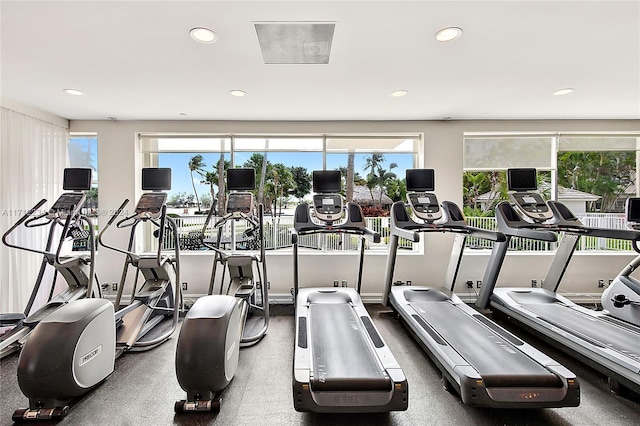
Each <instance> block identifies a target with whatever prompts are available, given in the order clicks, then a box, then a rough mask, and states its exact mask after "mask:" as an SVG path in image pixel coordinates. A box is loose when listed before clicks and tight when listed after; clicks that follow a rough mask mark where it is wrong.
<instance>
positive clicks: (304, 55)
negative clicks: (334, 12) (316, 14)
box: [254, 22, 336, 64]
mask: <svg viewBox="0 0 640 426" xmlns="http://www.w3.org/2000/svg"><path fill="white" fill-rule="evenodd" d="M254 25H255V27H256V33H257V34H258V41H259V42H260V49H261V50H262V57H263V59H264V63H265V64H328V63H329V53H330V52H331V41H332V40H333V31H334V29H335V27H336V24H335V23H310V22H259V23H258V22H256V23H254Z"/></svg>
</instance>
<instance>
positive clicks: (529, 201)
mask: <svg viewBox="0 0 640 426" xmlns="http://www.w3.org/2000/svg"><path fill="white" fill-rule="evenodd" d="M522 201H523V202H524V203H526V204H538V201H537V200H536V199H535V198H534V197H532V196H530V195H525V196H523V197H522Z"/></svg>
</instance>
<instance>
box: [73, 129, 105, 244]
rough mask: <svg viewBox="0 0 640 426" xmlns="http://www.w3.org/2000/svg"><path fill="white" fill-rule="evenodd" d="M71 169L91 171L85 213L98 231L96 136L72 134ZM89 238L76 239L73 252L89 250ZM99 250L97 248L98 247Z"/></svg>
mask: <svg viewBox="0 0 640 426" xmlns="http://www.w3.org/2000/svg"><path fill="white" fill-rule="evenodd" d="M67 153H68V155H69V167H83V168H90V169H91V189H90V190H89V191H87V195H86V201H85V204H84V208H83V213H84V214H85V215H86V216H87V217H88V218H89V220H90V221H91V222H92V226H93V227H94V230H95V231H96V232H97V231H98V220H97V216H98V214H99V206H98V137H97V136H96V135H95V134H71V135H70V137H69V145H68V146H67ZM88 241H89V239H88V238H76V239H74V241H73V250H76V251H84V250H87V247H89V246H87V244H88ZM96 248H97V246H96Z"/></svg>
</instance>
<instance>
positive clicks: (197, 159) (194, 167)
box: [189, 154, 207, 211]
mask: <svg viewBox="0 0 640 426" xmlns="http://www.w3.org/2000/svg"><path fill="white" fill-rule="evenodd" d="M206 166H207V165H206V164H205V163H204V158H203V157H202V155H200V154H197V155H194V156H193V157H191V159H190V160H189V172H190V173H191V186H193V193H194V194H195V195H196V204H197V205H198V211H200V199H199V198H198V191H196V183H195V181H194V180H193V172H196V173H198V174H199V175H200V176H203V177H204V173H203V169H204V168H205V167H206Z"/></svg>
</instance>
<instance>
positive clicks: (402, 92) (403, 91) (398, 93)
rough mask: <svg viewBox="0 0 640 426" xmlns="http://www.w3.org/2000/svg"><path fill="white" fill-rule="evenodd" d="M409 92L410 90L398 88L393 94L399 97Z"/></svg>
mask: <svg viewBox="0 0 640 426" xmlns="http://www.w3.org/2000/svg"><path fill="white" fill-rule="evenodd" d="M407 93H409V92H407V91H406V90H396V91H395V92H391V96H394V97H396V98H398V97H400V96H404V95H406V94H407Z"/></svg>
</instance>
